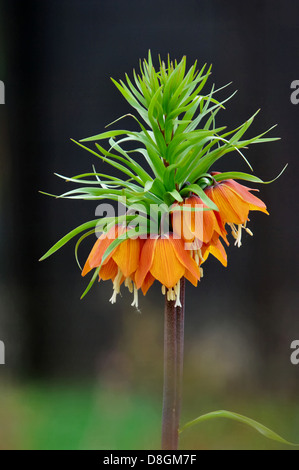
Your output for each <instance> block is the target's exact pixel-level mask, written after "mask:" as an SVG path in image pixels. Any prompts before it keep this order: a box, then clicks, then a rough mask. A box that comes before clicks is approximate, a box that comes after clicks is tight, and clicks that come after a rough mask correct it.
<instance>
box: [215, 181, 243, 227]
mask: <svg viewBox="0 0 299 470" xmlns="http://www.w3.org/2000/svg"><path fill="white" fill-rule="evenodd" d="M206 193H207V195H208V196H209V197H210V198H211V199H212V200H213V201H214V202H215V204H216V205H217V207H218V209H219V213H220V217H221V219H222V221H223V223H226V222H229V223H233V224H243V223H244V222H246V220H247V219H248V213H249V204H248V203H247V202H245V201H244V200H243V199H242V198H241V197H240V196H238V195H237V193H236V192H235V191H233V190H232V189H231V188H230V187H228V186H225V185H223V184H221V183H219V184H217V185H216V186H214V187H213V188H208V189H207V190H206Z"/></svg>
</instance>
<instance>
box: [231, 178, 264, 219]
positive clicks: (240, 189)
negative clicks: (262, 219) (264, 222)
mask: <svg viewBox="0 0 299 470" xmlns="http://www.w3.org/2000/svg"><path fill="white" fill-rule="evenodd" d="M224 184H225V185H226V186H228V187H230V188H231V189H232V190H233V191H235V192H236V193H237V194H238V195H239V196H240V197H242V199H243V200H244V201H246V202H248V203H249V209H250V210H251V211H254V210H255V211H261V212H264V213H265V214H268V215H269V213H268V211H267V207H266V204H265V203H264V202H263V201H262V200H261V199H259V198H258V197H256V196H254V195H253V194H251V193H250V191H254V190H253V189H251V188H247V186H244V185H242V184H239V183H237V182H236V181H234V180H227V181H225V183H224Z"/></svg>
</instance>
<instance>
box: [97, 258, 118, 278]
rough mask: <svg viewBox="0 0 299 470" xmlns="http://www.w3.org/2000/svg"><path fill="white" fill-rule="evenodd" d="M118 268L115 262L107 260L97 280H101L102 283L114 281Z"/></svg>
mask: <svg viewBox="0 0 299 470" xmlns="http://www.w3.org/2000/svg"><path fill="white" fill-rule="evenodd" d="M117 272H118V267H117V264H116V263H115V261H113V259H112V258H110V259H109V261H108V262H107V263H105V264H104V265H103V266H102V267H101V269H100V272H99V280H101V279H103V281H107V280H108V279H112V280H113V279H114V278H115V276H116V275H117Z"/></svg>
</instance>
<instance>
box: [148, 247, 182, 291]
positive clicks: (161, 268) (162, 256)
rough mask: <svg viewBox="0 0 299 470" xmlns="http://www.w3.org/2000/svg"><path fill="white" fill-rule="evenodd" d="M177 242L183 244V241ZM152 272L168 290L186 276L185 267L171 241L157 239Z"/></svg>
mask: <svg viewBox="0 0 299 470" xmlns="http://www.w3.org/2000/svg"><path fill="white" fill-rule="evenodd" d="M175 241H176V242H182V243H183V241H182V240H175ZM150 272H151V274H152V275H153V276H154V277H155V278H156V279H157V280H158V281H160V282H161V284H163V285H164V286H165V287H167V288H168V289H170V288H172V287H174V286H175V285H176V284H177V282H178V281H179V280H180V279H181V277H182V276H183V275H184V273H185V267H184V266H183V264H181V263H180V261H179V259H178V256H177V255H176V252H175V249H174V247H173V245H172V242H171V239H167V238H158V239H157V241H156V246H155V253H154V259H153V264H152V267H151V269H150Z"/></svg>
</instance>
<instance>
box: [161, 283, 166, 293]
mask: <svg viewBox="0 0 299 470" xmlns="http://www.w3.org/2000/svg"><path fill="white" fill-rule="evenodd" d="M161 291H162V294H163V295H165V294H166V287H165V286H163V285H162V287H161Z"/></svg>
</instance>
